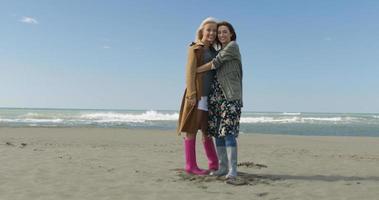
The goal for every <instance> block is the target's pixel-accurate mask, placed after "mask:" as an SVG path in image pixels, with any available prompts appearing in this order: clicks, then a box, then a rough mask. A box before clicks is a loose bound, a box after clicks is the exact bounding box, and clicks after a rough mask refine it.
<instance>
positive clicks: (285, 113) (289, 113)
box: [282, 112, 301, 115]
mask: <svg viewBox="0 0 379 200" xmlns="http://www.w3.org/2000/svg"><path fill="white" fill-rule="evenodd" d="M282 115H301V113H291V112H284V113H282Z"/></svg>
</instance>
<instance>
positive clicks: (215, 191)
mask: <svg viewBox="0 0 379 200" xmlns="http://www.w3.org/2000/svg"><path fill="white" fill-rule="evenodd" d="M238 142H239V161H238V162H239V163H240V166H239V167H238V171H239V172H240V174H239V176H240V178H241V180H242V181H244V184H243V185H241V186H234V185H229V184H226V183H225V181H224V180H222V179H215V178H213V177H208V176H206V177H196V176H189V175H187V174H185V173H184V172H183V171H182V168H183V165H184V158H183V150H182V148H183V147H182V137H181V136H177V134H176V133H175V131H171V130H153V129H147V130H145V129H123V128H41V127H38V128H37V127H33V128H4V127H3V128H0V152H1V155H2V156H1V157H0V163H2V164H1V165H0V199H132V198H133V199H177V198H180V199H213V198H217V199H229V198H231V197H236V198H238V199H248V198H254V199H255V198H257V199H376V198H377V196H379V191H378V190H377V185H378V183H379V167H377V166H379V138H378V137H361V136H359V137H351V136H294V135H291V136H290V135H271V134H270V135H269V134H255V133H248V134H241V135H240V136H239V139H238ZM197 155H198V162H199V165H200V166H201V167H203V168H205V167H206V165H207V164H206V163H207V161H206V159H205V156H204V152H203V148H202V144H201V141H200V138H198V140H197Z"/></svg>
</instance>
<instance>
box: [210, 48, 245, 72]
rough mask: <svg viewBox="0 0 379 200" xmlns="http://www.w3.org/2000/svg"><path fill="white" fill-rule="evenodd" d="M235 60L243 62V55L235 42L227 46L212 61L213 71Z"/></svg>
mask: <svg viewBox="0 0 379 200" xmlns="http://www.w3.org/2000/svg"><path fill="white" fill-rule="evenodd" d="M234 59H237V60H241V55H240V51H239V47H238V44H237V43H236V42H235V41H231V42H230V43H229V44H227V45H226V46H225V48H223V49H221V51H220V52H219V53H218V54H217V56H216V57H215V58H214V59H213V60H212V69H217V68H219V67H221V66H222V64H224V63H225V62H228V61H230V60H234Z"/></svg>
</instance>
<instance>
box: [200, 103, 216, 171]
mask: <svg viewBox="0 0 379 200" xmlns="http://www.w3.org/2000/svg"><path fill="white" fill-rule="evenodd" d="M207 107H208V106H207ZM197 119H198V125H199V128H200V130H201V132H202V136H203V137H202V141H203V146H204V150H205V155H206V156H207V158H208V170H210V171H215V170H217V169H218V158H217V153H216V149H215V146H214V142H213V139H212V136H210V135H209V133H208V111H205V110H198V111H197Z"/></svg>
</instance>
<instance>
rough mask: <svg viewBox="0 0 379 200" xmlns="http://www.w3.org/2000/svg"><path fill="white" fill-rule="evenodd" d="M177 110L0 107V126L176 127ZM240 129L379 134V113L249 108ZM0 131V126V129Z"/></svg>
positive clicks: (173, 128)
mask: <svg viewBox="0 0 379 200" xmlns="http://www.w3.org/2000/svg"><path fill="white" fill-rule="evenodd" d="M178 117H179V114H178V111H173V110H105V109H41V108H0V127H60V128H70V127H95V128H126V129H160V130H173V131H175V129H176V124H177V119H178ZM240 122H241V125H240V133H241V134H249V133H260V134H284V135H310V136H373V137H379V114H375V113H311V112H248V111H243V112H242V115H241V121H240ZM0 131H1V129H0Z"/></svg>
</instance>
